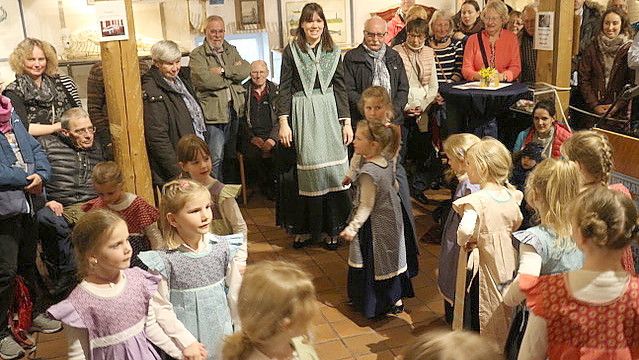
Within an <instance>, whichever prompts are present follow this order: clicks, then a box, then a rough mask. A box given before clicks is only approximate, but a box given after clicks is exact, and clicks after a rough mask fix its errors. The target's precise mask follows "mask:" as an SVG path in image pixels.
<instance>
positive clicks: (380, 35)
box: [364, 30, 386, 39]
mask: <svg viewBox="0 0 639 360" xmlns="http://www.w3.org/2000/svg"><path fill="white" fill-rule="evenodd" d="M364 35H365V36H366V37H368V38H371V39H374V38H380V39H383V38H384V36H386V33H385V32H383V33H372V32H368V31H366V30H364Z"/></svg>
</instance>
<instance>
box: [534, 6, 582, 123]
mask: <svg viewBox="0 0 639 360" xmlns="http://www.w3.org/2000/svg"><path fill="white" fill-rule="evenodd" d="M539 11H554V12H555V24H554V29H555V38H554V39H553V50H552V51H548V50H537V69H536V80H537V81H540V82H546V83H548V84H552V85H555V86H558V87H562V88H569V87H570V76H571V73H570V67H571V60H572V41H573V39H572V33H573V32H572V27H573V18H574V14H575V11H574V5H573V2H572V1H566V0H540V1H539ZM558 94H559V99H557V100H559V101H561V105H562V107H563V109H564V111H565V112H566V113H567V112H568V104H569V102H570V91H558ZM556 105H557V106H559V104H556ZM557 116H559V117H561V114H557ZM560 120H565V119H560Z"/></svg>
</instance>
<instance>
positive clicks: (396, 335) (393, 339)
mask: <svg viewBox="0 0 639 360" xmlns="http://www.w3.org/2000/svg"><path fill="white" fill-rule="evenodd" d="M379 333H380V334H381V335H383V336H385V337H387V338H388V340H386V346H388V348H389V349H392V348H394V347H399V346H404V345H406V344H408V343H410V342H412V341H414V339H415V337H416V336H415V335H414V334H413V333H412V329H411V326H409V325H403V326H400V327H396V328H392V329H388V330H380V331H379Z"/></svg>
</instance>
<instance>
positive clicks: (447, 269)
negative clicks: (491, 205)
mask: <svg viewBox="0 0 639 360" xmlns="http://www.w3.org/2000/svg"><path fill="white" fill-rule="evenodd" d="M477 142H479V138H478V137H477V136H475V135H473V134H454V135H451V136H449V137H448V139H446V141H445V142H444V152H445V153H446V157H447V158H448V165H449V166H450V170H451V171H452V172H453V173H454V175H455V176H456V177H457V180H458V183H457V188H456V189H455V193H454V194H453V198H452V201H455V200H457V199H459V198H461V197H464V196H466V195H468V194H471V193H474V192H475V191H477V190H479V185H476V184H471V183H470V181H469V180H468V175H466V150H468V148H470V147H471V146H472V145H473V144H475V143H477ZM460 220H461V216H460V215H459V214H457V213H456V212H454V211H450V212H449V213H448V216H447V217H446V223H445V224H444V229H443V231H442V241H441V254H440V255H439V276H438V277H437V285H438V286H439V291H440V292H441V293H442V296H443V297H444V312H445V318H446V322H447V323H448V324H452V323H453V304H455V278H456V272H457V259H458V257H459V245H457V227H458V226H459V221H460Z"/></svg>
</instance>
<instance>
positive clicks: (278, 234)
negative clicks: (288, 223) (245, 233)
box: [256, 225, 294, 241]
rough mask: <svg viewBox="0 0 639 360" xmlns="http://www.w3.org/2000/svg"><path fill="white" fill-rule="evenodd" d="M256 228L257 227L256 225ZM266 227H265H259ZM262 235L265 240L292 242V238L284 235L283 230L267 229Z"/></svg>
mask: <svg viewBox="0 0 639 360" xmlns="http://www.w3.org/2000/svg"><path fill="white" fill-rule="evenodd" d="M256 226H257V225H256ZM259 227H266V226H259ZM262 235H264V237H265V238H266V240H279V239H289V238H290V239H291V241H292V240H293V238H294V236H291V235H289V234H287V233H286V231H285V230H283V229H279V228H273V229H269V230H267V231H264V230H262Z"/></svg>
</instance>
